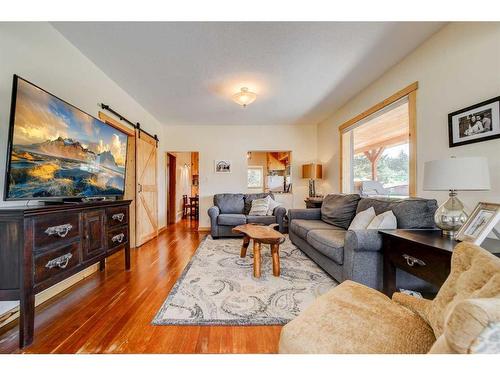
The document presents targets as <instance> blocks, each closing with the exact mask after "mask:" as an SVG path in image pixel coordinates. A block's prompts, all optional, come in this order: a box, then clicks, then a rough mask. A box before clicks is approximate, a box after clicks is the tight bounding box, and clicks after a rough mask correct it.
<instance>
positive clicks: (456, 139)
mask: <svg viewBox="0 0 500 375" xmlns="http://www.w3.org/2000/svg"><path fill="white" fill-rule="evenodd" d="M448 135H449V139H450V147H456V146H462V145H466V144H469V143H475V142H483V141H488V140H490V139H495V138H500V96H498V97H496V98H493V99H490V100H487V101H485V102H482V103H478V104H475V105H473V106H470V107H467V108H464V109H461V110H459V111H456V112H453V113H450V114H449V115H448Z"/></svg>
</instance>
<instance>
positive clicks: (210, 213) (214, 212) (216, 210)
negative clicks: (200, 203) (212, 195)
mask: <svg viewBox="0 0 500 375" xmlns="http://www.w3.org/2000/svg"><path fill="white" fill-rule="evenodd" d="M219 215H220V209H219V207H217V206H212V207H210V208H209V209H208V216H210V219H212V220H213V219H217V216H219Z"/></svg>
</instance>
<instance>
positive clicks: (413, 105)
mask: <svg viewBox="0 0 500 375" xmlns="http://www.w3.org/2000/svg"><path fill="white" fill-rule="evenodd" d="M417 89H418V81H417V82H413V83H412V84H410V85H408V86H406V87H405V88H403V89H401V90H399V91H398V92H396V93H394V94H393V95H391V96H389V97H388V98H386V99H384V100H382V101H381V102H379V103H377V104H375V105H374V106H372V107H370V108H369V109H367V110H366V111H364V112H362V113H360V114H359V115H357V116H355V117H353V118H352V119H350V120H349V121H346V122H344V123H343V124H342V125H340V126H339V147H340V148H339V189H340V190H339V191H340V192H342V186H343V176H344V171H343V168H342V163H343V160H342V157H343V150H342V134H343V133H345V131H346V130H347V129H348V128H349V127H350V126H352V125H354V124H355V123H357V122H359V121H361V120H363V119H364V118H366V117H368V116H370V115H372V114H374V113H375V112H378V111H380V110H381V109H383V108H384V107H387V106H388V105H390V104H392V103H394V102H396V101H398V100H399V99H401V98H404V97H405V96H407V97H408V115H409V124H408V125H409V131H408V133H409V149H410V160H409V176H408V177H409V180H410V181H409V182H408V190H409V195H410V197H414V196H416V194H417Z"/></svg>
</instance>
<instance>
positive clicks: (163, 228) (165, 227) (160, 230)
mask: <svg viewBox="0 0 500 375" xmlns="http://www.w3.org/2000/svg"><path fill="white" fill-rule="evenodd" d="M166 229H167V226H166V225H164V226H162V227H161V228H160V229H158V234H160V233H161V232H163V231H165V230H166Z"/></svg>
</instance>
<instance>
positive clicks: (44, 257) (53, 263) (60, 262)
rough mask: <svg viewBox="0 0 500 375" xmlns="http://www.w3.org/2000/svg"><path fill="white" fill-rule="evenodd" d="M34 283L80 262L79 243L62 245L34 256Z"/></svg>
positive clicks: (69, 268)
mask: <svg viewBox="0 0 500 375" xmlns="http://www.w3.org/2000/svg"><path fill="white" fill-rule="evenodd" d="M34 263H35V269H34V271H35V284H39V283H41V282H42V281H45V280H47V279H49V278H51V277H53V276H55V275H58V274H60V273H63V272H66V271H68V270H71V269H72V268H73V267H76V266H78V265H79V264H80V243H79V242H75V243H72V244H71V245H67V246H63V247H61V248H59V249H57V250H53V251H48V252H45V253H43V254H40V255H37V256H35V260H34Z"/></svg>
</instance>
